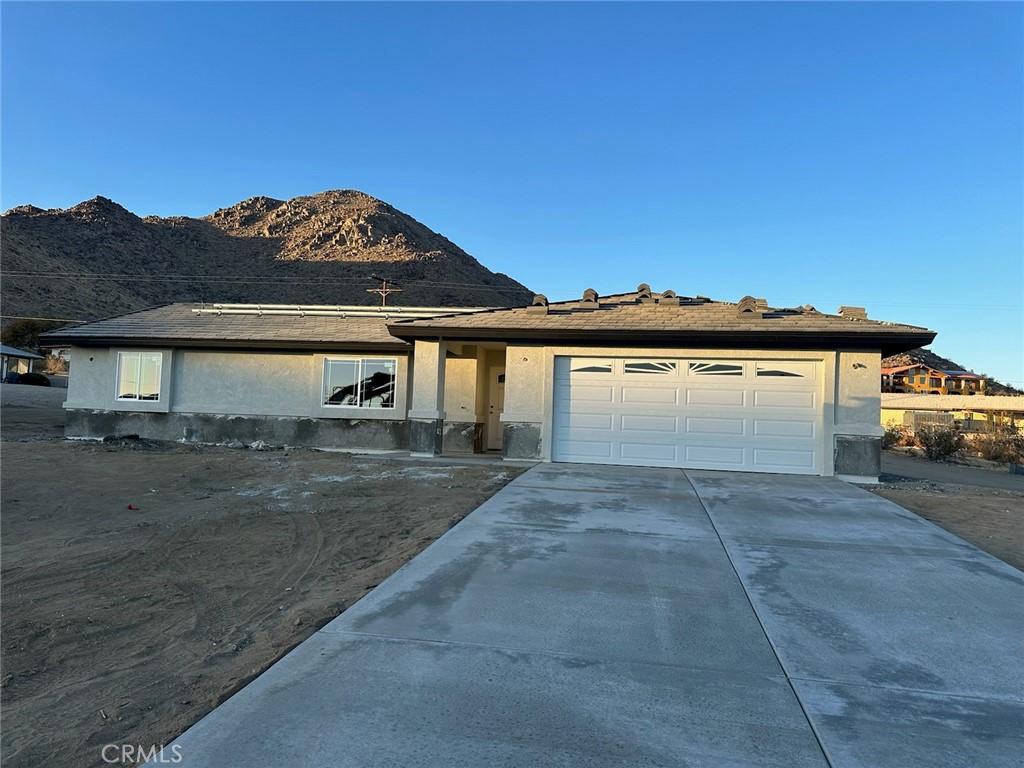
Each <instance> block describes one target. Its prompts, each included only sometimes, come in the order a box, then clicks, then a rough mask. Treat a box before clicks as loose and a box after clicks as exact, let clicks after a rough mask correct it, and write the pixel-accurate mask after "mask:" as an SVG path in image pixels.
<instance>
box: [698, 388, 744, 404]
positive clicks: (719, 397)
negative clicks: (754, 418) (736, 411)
mask: <svg viewBox="0 0 1024 768" xmlns="http://www.w3.org/2000/svg"><path fill="white" fill-rule="evenodd" d="M745 395H746V392H744V391H743V390H729V389H698V388H696V387H690V388H689V389H687V390H686V404H687V405H732V406H736V407H738V408H742V407H743V405H744V403H745V402H746V398H745Z"/></svg>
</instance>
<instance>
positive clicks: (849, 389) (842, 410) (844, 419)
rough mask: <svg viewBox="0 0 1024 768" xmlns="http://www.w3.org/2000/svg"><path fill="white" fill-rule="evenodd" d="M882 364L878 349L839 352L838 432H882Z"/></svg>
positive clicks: (868, 433)
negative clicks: (876, 350) (880, 423)
mask: <svg viewBox="0 0 1024 768" xmlns="http://www.w3.org/2000/svg"><path fill="white" fill-rule="evenodd" d="M881 364H882V356H881V354H880V353H879V352H845V351H844V352H837V353H836V432H837V433H841V434H846V435H875V436H878V435H881V433H882V430H881V427H880V426H879V418H880V414H881V408H882V394H881V376H882V371H881Z"/></svg>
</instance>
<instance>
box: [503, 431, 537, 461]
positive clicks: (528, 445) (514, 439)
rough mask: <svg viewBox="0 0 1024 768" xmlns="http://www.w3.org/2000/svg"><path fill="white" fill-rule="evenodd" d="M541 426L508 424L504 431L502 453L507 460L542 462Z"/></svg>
mask: <svg viewBox="0 0 1024 768" xmlns="http://www.w3.org/2000/svg"><path fill="white" fill-rule="evenodd" d="M540 446H541V425H540V424H533V423H527V422H508V423H507V424H505V425H504V428H503V431H502V451H503V453H504V456H505V458H506V459H529V460H540V459H541V453H540Z"/></svg>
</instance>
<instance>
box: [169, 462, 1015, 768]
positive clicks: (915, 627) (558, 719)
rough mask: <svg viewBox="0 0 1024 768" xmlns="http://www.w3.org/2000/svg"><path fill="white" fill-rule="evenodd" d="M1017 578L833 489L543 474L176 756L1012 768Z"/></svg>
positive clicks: (218, 716) (895, 510)
mask: <svg viewBox="0 0 1024 768" xmlns="http://www.w3.org/2000/svg"><path fill="white" fill-rule="evenodd" d="M1022 627H1024V576H1022V574H1021V573H1020V572H1019V571H1017V570H1016V569H1014V568H1012V567H1010V566H1008V565H1006V564H1004V563H1002V562H1001V561H999V560H996V559H994V558H992V557H991V556H989V555H987V554H985V553H983V552H981V551H979V550H978V549H976V548H974V547H972V546H970V545H969V544H967V543H965V542H963V541H962V540H960V539H958V538H956V537H954V536H952V535H950V534H948V533H946V532H945V531H942V530H941V529H939V528H937V527H935V526H933V525H931V524H930V523H927V522H926V521H924V520H922V519H921V518H918V517H916V516H915V515H913V514H911V513H910V512H907V511H905V510H903V509H901V508H900V507H898V506H896V505H894V504H892V503H891V502H888V501H886V500H885V499H882V498H879V497H876V496H874V495H872V494H869V493H867V492H865V491H862V490H860V489H858V488H855V487H853V486H850V485H846V484H844V483H842V482H840V481H837V480H832V479H825V478H808V477H794V476H778V475H760V474H739V473H724V472H693V471H691V472H683V471H681V470H671V469H636V468H625V467H594V466H586V467H584V466H574V465H540V466H537V467H534V468H533V469H531V470H530V471H528V472H527V473H525V474H524V475H522V476H521V477H519V478H518V479H517V480H515V481H514V482H512V483H511V484H510V485H509V486H507V487H506V488H505V489H503V490H502V491H501V492H500V493H498V494H497V495H496V496H494V497H493V498H492V499H490V500H489V501H487V502H486V503H485V504H483V505H482V506H481V507H480V508H479V509H477V510H476V511H475V512H473V514H471V515H470V516H469V517H467V518H466V519H465V520H464V521H463V522H462V523H460V524H459V525H458V526H456V527H455V528H453V529H452V530H451V531H449V532H448V533H447V534H446V535H445V536H443V537H442V538H441V539H439V540H438V541H437V542H435V543H434V544H433V545H432V546H430V547H429V548H428V549H427V550H425V551H424V552H423V553H422V554H421V555H419V556H418V557H417V558H415V559H414V560H413V561H411V562H410V563H409V564H407V565H406V566H405V567H404V568H402V569H401V570H400V571H398V572H397V573H395V574H394V575H393V576H392V577H391V578H390V579H388V580H387V581H386V582H385V583H383V584H381V585H380V586H379V587H377V589H375V590H374V591H373V592H371V593H370V594H369V595H367V596H366V597H365V598H364V599H363V600H361V601H360V602H359V603H358V604H356V605H355V606H354V607H352V608H351V609H349V610H348V611H346V612H345V613H344V614H343V615H342V616H340V617H339V618H338V619H336V620H335V621H333V622H332V623H330V624H328V625H327V626H326V627H324V628H323V629H322V630H321V631H319V632H317V633H316V634H315V635H313V637H311V638H310V639H309V640H307V641H306V642H305V643H303V644H302V645H300V646H299V647H298V648H296V649H295V651H293V652H292V653H291V654H289V655H288V656H287V657H286V658H285V659H283V660H282V661H281V662H279V663H278V664H276V665H275V666H274V667H272V668H271V669H270V670H268V671H267V672H266V673H265V674H263V675H262V676H261V677H259V678H258V679H257V680H256V681H255V682H253V683H252V684H251V685H249V686H248V687H246V688H245V689H244V690H242V691H241V692H240V693H239V694H237V695H236V696H234V697H233V698H232V699H230V700H229V701H228V702H227V703H225V704H224V705H222V706H221V707H219V708H218V709H216V710H215V711H214V712H213V713H212V714H210V715H209V716H208V717H206V718H205V719H203V720H202V721H200V722H199V723H198V724H197V725H195V726H194V727H193V728H192V729H190V730H189V731H188V732H186V733H185V734H184V735H183V736H182V737H181V738H180V739H179V740H178V742H177V745H178V746H179V747H180V750H181V754H182V756H183V761H182V763H181V765H183V766H209V767H210V768H213V767H214V766H216V768H230V767H231V766H253V765H289V766H307V765H308V766H323V765H331V766H360V767H364V766H401V767H402V768H411V767H412V766H467V767H469V766H472V768H479V767H481V766H492V765H493V766H497V765H501V766H531V767H532V766H538V765H544V766H582V765H585V766H707V767H709V768H715V767H718V766H779V767H780V768H782V767H783V766H785V767H786V768H799V767H800V766H830V765H831V766H834V767H836V766H872V767H873V768H874V767H880V766H894V767H895V766H898V767H899V768H912V767H913V766H922V768H924V767H925V766H926V767H927V768H938V767H939V766H965V767H966V766H1003V765H1007V766H1009V765H1020V764H1022V763H1021V755H1024V736H1022V734H1024V694H1022V692H1024V671H1022V664H1021V658H1022V653H1021V652H1022V650H1024V647H1022V636H1024V635H1022V631H1021V629H1022Z"/></svg>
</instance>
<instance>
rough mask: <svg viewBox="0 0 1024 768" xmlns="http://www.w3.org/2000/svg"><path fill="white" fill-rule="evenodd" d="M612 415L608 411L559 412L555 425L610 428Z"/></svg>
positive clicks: (612, 420) (578, 427)
mask: <svg viewBox="0 0 1024 768" xmlns="http://www.w3.org/2000/svg"><path fill="white" fill-rule="evenodd" d="M613 423H614V417H613V416H612V415H611V414H609V413H560V414H558V416H557V417H556V419H555V425H556V426H558V427H563V428H572V429H603V430H606V431H607V430H610V429H612V425H613Z"/></svg>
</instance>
